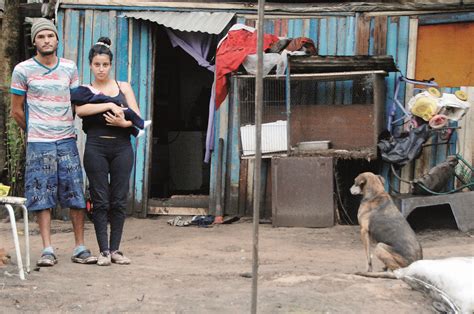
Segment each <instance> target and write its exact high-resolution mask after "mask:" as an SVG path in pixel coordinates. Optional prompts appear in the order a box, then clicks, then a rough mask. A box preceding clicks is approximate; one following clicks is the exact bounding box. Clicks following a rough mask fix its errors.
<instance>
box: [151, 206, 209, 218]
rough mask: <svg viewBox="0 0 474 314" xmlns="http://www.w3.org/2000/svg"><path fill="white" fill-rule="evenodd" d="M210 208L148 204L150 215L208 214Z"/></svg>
mask: <svg viewBox="0 0 474 314" xmlns="http://www.w3.org/2000/svg"><path fill="white" fill-rule="evenodd" d="M208 212H209V210H208V209H207V208H200V207H164V206H148V215H170V216H177V215H179V216H196V215H207V214H208Z"/></svg>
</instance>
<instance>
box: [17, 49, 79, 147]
mask: <svg viewBox="0 0 474 314" xmlns="http://www.w3.org/2000/svg"><path fill="white" fill-rule="evenodd" d="M78 86H79V78H78V74H77V67H76V64H75V63H74V62H73V61H71V60H67V59H63V58H58V63H57V64H56V65H55V66H54V67H52V68H49V67H46V66H44V65H43V64H41V63H39V62H38V61H37V60H36V59H35V58H34V57H33V58H31V59H28V60H26V61H23V62H21V63H19V64H18V65H17V66H16V67H15V69H14V70H13V74H12V83H11V89H10V91H11V93H12V94H16V95H26V106H25V114H26V128H27V141H28V142H54V141H58V140H62V139H66V138H71V137H75V136H76V133H75V129H74V117H73V112H72V107H71V93H70V91H71V89H73V88H76V87H78Z"/></svg>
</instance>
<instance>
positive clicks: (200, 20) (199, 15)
mask: <svg viewBox="0 0 474 314" xmlns="http://www.w3.org/2000/svg"><path fill="white" fill-rule="evenodd" d="M121 16H125V17H128V18H134V19H142V20H148V21H151V22H155V23H158V24H160V25H163V26H166V27H169V28H172V29H176V30H179V31H184V32H202V33H209V34H220V33H221V32H222V30H224V28H225V27H226V26H227V24H229V22H230V21H231V20H232V18H233V17H234V13H228V12H213V13H210V12H129V13H124V14H122V15H121Z"/></svg>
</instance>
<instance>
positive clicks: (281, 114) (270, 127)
mask: <svg viewBox="0 0 474 314" xmlns="http://www.w3.org/2000/svg"><path fill="white" fill-rule="evenodd" d="M235 80H236V81H235V83H236V89H237V97H238V102H239V108H240V132H241V139H242V151H243V154H244V155H254V154H255V77H253V76H249V75H242V76H236V77H235ZM285 95H286V92H285V80H284V78H281V77H280V78H277V77H267V78H265V79H264V80H263V105H262V153H271V152H281V151H286V149H287V136H286V134H287V129H286V128H287V110H286V96H285Z"/></svg>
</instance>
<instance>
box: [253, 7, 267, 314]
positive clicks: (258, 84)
mask: <svg viewBox="0 0 474 314" xmlns="http://www.w3.org/2000/svg"><path fill="white" fill-rule="evenodd" d="M264 15H265V0H258V24H257V25H258V26H257V77H256V78H255V170H254V171H255V174H254V180H253V191H254V192H253V254H252V260H253V264H252V309H251V312H252V313H253V314H255V313H257V287H258V223H259V220H260V187H261V182H260V177H261V174H262V172H261V168H262V147H261V146H262V104H263V19H264Z"/></svg>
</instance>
